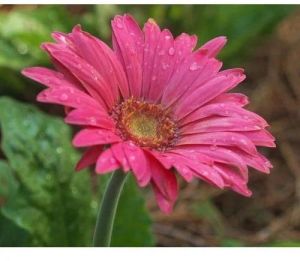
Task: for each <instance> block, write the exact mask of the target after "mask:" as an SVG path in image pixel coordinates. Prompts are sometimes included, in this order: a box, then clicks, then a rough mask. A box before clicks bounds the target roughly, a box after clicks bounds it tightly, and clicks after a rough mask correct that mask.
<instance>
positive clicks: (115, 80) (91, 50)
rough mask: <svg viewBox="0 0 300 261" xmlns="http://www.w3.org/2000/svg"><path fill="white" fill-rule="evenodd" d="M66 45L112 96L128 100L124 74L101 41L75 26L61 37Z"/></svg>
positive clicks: (120, 66) (113, 56)
mask: <svg viewBox="0 0 300 261" xmlns="http://www.w3.org/2000/svg"><path fill="white" fill-rule="evenodd" d="M62 37H64V38H66V40H64V41H66V45H68V46H69V47H70V48H72V49H73V50H75V52H76V53H77V54H78V55H79V56H80V57H82V58H84V59H85V60H86V61H87V62H88V63H89V64H90V65H92V66H93V67H94V68H95V69H96V70H97V72H98V73H99V74H100V75H101V76H102V77H103V79H105V82H106V83H107V84H108V85H109V86H110V88H111V90H112V92H113V95H114V96H115V97H118V96H119V91H118V90H119V89H120V92H121V93H122V95H123V97H125V98H128V96H129V89H128V83H127V79H126V75H125V72H124V70H123V66H122V64H121V63H120V62H119V60H118V58H117V57H116V55H115V53H114V52H113V51H112V50H111V49H110V48H109V47H108V46H107V45H106V44H105V43H104V42H102V41H101V40H99V39H98V38H96V37H94V36H92V35H90V34H89V33H87V32H84V31H82V30H81V27H80V26H79V25H78V26H75V27H74V28H73V31H72V33H70V34H69V35H63V36H62Z"/></svg>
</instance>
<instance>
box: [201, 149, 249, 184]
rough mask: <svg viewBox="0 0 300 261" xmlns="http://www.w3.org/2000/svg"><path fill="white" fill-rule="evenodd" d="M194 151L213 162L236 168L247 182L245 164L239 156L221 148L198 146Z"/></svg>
mask: <svg viewBox="0 0 300 261" xmlns="http://www.w3.org/2000/svg"><path fill="white" fill-rule="evenodd" d="M196 150H197V151H199V152H201V153H202V154H204V155H206V156H208V157H210V158H211V160H212V161H214V162H219V163H224V164H228V165H232V166H234V167H236V168H238V169H239V171H240V173H241V174H242V176H243V177H244V179H245V180H248V168H247V164H246V162H245V161H244V160H243V158H241V157H240V154H236V153H234V152H232V150H229V149H225V148H222V147H208V146H199V147H197V149H196ZM244 154H245V153H244ZM212 165H213V164H212Z"/></svg>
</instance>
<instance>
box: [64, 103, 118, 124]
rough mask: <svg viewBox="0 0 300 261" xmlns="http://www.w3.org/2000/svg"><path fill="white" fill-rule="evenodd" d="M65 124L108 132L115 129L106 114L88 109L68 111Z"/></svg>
mask: <svg viewBox="0 0 300 261" xmlns="http://www.w3.org/2000/svg"><path fill="white" fill-rule="evenodd" d="M65 122H66V123H69V124H74V125H86V126H94V127H100V128H103V129H108V130H113V129H115V123H114V122H113V120H112V119H111V118H110V117H109V116H108V115H107V114H104V113H102V112H101V111H100V110H97V109H93V108H88V107H86V108H84V109H83V108H80V109H75V110H72V111H70V112H69V113H68V114H67V117H66V118H65Z"/></svg>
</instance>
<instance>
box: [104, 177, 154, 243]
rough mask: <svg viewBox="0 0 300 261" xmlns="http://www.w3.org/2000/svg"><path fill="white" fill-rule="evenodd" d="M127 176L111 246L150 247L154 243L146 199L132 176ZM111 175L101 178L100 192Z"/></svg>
mask: <svg viewBox="0 0 300 261" xmlns="http://www.w3.org/2000/svg"><path fill="white" fill-rule="evenodd" d="M129 175H130V176H129V177H128V178H127V181H126V183H125V185H124V189H123V191H122V194H121V198H120V201H119V205H118V209H117V213H116V219H115V224H114V228H113V234H112V242H111V246H115V247H147V246H148V247H149V246H153V245H154V238H153V233H152V226H151V225H152V221H151V219H150V216H149V213H148V211H147V210H146V208H145V200H144V197H143V195H142V193H141V191H140V190H139V189H138V188H137V184H136V182H135V180H134V178H133V176H132V174H131V173H130V174H129ZM109 178H110V175H105V176H103V177H101V179H100V193H103V191H104V188H105V186H106V184H107V182H108V181H109Z"/></svg>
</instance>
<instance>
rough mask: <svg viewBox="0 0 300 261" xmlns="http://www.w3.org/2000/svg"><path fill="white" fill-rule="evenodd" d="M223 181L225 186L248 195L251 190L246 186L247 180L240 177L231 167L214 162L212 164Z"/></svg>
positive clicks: (250, 193)
mask: <svg viewBox="0 0 300 261" xmlns="http://www.w3.org/2000/svg"><path fill="white" fill-rule="evenodd" d="M213 168H214V169H216V170H217V171H218V172H219V173H220V175H221V176H222V178H223V179H224V181H225V186H226V187H229V188H231V189H232V190H233V191H235V192H237V193H239V194H241V195H243V196H246V197H250V196H251V195H252V192H251V191H250V190H249V189H248V188H247V182H246V181H245V180H243V179H242V178H241V176H240V175H239V174H238V173H236V172H235V171H234V170H233V169H232V168H231V167H229V166H226V165H224V164H215V165H214V166H213Z"/></svg>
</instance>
